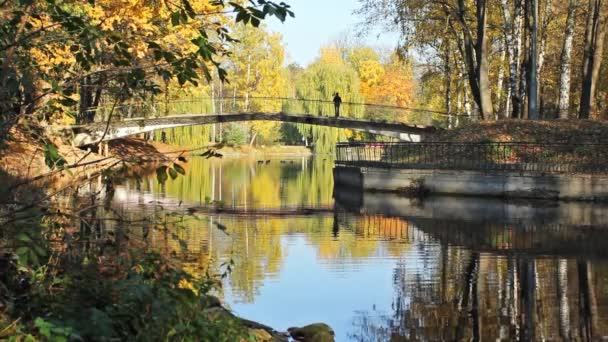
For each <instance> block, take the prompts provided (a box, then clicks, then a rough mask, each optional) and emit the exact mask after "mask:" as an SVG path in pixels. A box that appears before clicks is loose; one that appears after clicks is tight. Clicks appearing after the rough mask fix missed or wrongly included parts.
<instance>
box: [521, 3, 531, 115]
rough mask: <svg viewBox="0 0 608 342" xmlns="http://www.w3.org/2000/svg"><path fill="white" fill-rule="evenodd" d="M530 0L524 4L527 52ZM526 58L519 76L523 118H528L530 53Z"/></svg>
mask: <svg viewBox="0 0 608 342" xmlns="http://www.w3.org/2000/svg"><path fill="white" fill-rule="evenodd" d="M529 7H530V6H529V1H525V5H524V6H523V9H524V11H523V12H524V14H523V20H524V25H523V30H522V39H523V44H522V45H523V47H522V51H524V52H527V51H530V34H529V33H530V30H529V28H530V9H529ZM523 56H524V60H523V61H522V64H521V68H520V76H519V98H520V100H521V101H520V103H519V113H520V114H519V117H520V118H521V119H527V118H528V106H527V100H528V73H529V71H530V54H529V53H524V54H523Z"/></svg>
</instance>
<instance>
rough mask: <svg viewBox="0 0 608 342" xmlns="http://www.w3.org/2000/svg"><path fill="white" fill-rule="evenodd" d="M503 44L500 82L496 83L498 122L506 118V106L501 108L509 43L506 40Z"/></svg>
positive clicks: (499, 74) (499, 73) (499, 71)
mask: <svg viewBox="0 0 608 342" xmlns="http://www.w3.org/2000/svg"><path fill="white" fill-rule="evenodd" d="M503 43H504V44H503V49H502V53H501V54H500V65H499V67H498V80H497V81H496V109H495V111H496V120H498V119H500V118H502V117H505V116H506V115H505V112H503V110H504V109H505V107H506V106H501V102H502V92H503V89H502V88H503V87H502V83H503V81H504V78H505V58H506V56H507V43H506V40H505V39H504V38H503ZM507 100H508V99H507Z"/></svg>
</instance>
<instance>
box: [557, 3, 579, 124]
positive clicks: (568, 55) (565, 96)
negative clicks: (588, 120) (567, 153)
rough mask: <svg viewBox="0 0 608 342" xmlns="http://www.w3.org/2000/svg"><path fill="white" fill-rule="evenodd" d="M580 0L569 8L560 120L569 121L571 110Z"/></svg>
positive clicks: (562, 58)
mask: <svg viewBox="0 0 608 342" xmlns="http://www.w3.org/2000/svg"><path fill="white" fill-rule="evenodd" d="M577 7H578V0H570V5H569V6H568V18H567V19H566V32H565V34H564V45H563V47H562V54H561V56H560V73H559V99H558V108H559V118H560V119H567V118H568V114H569V110H570V64H571V61H572V42H573V39H574V27H575V26H574V19H575V16H576V8H577Z"/></svg>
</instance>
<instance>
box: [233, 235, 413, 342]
mask: <svg viewBox="0 0 608 342" xmlns="http://www.w3.org/2000/svg"><path fill="white" fill-rule="evenodd" d="M281 245H283V246H285V249H286V251H285V254H286V257H285V258H284V259H283V265H282V267H281V274H280V276H279V277H278V278H277V279H269V280H267V281H265V282H264V284H263V285H262V286H261V287H260V289H259V293H258V294H257V295H256V297H255V302H254V303H239V301H238V299H237V298H236V297H235V296H234V295H233V293H232V291H231V288H230V286H227V287H226V292H225V293H226V296H225V299H226V301H227V302H228V303H231V305H230V307H231V308H232V309H233V310H234V311H235V312H236V313H237V314H239V315H241V316H243V317H245V318H250V319H255V320H257V321H260V322H261V323H263V324H267V325H269V326H272V327H274V328H275V329H279V330H285V329H287V328H288V327H290V326H302V325H306V324H310V323H312V322H325V323H327V324H329V325H330V326H331V327H332V328H333V329H334V330H335V331H336V335H337V336H336V337H337V340H338V341H345V340H347V333H349V332H350V329H351V328H352V324H353V319H354V316H355V313H357V312H361V311H364V312H365V311H367V312H369V313H373V314H374V315H383V314H388V313H390V312H391V304H392V301H393V297H394V292H393V291H394V289H393V275H394V269H395V267H396V266H397V264H398V263H399V260H398V259H395V258H388V259H384V258H381V257H372V258H367V260H366V261H359V262H357V263H356V264H346V265H344V266H343V267H341V268H340V269H337V267H332V266H330V265H329V264H327V262H326V261H323V260H320V259H319V257H318V255H317V250H316V248H315V246H312V245H311V244H310V243H309V242H308V241H307V239H306V237H304V236H287V237H282V238H281ZM410 254H416V253H415V252H411V253H410ZM403 258H404V259H403V262H404V263H405V264H406V265H407V264H408V263H416V258H412V257H411V256H408V255H407V254H406V255H404V256H403Z"/></svg>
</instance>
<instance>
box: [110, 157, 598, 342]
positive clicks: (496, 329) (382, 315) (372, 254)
mask: <svg viewBox="0 0 608 342" xmlns="http://www.w3.org/2000/svg"><path fill="white" fill-rule="evenodd" d="M189 164H190V165H189V167H190V169H189V170H188V174H187V176H186V177H184V178H178V179H176V180H174V181H169V182H168V183H167V184H166V185H165V186H162V187H161V186H159V185H158V184H156V182H155V181H154V180H153V178H152V177H150V178H148V179H147V180H145V181H144V182H143V183H142V184H140V185H137V184H136V183H135V182H127V183H125V184H123V185H120V186H118V187H117V189H116V196H115V200H114V203H113V206H114V208H113V210H115V211H119V212H121V213H122V214H121V215H126V216H128V217H130V218H132V219H141V218H148V220H146V221H141V222H142V223H139V224H135V225H134V226H133V227H132V230H131V231H130V232H129V234H130V236H131V239H130V240H129V241H130V243H131V244H134V245H135V244H137V245H140V246H141V245H145V246H149V247H151V248H156V249H158V250H160V251H162V252H164V253H167V254H168V255H175V256H176V257H179V258H180V259H181V260H182V261H183V262H184V264H185V266H186V267H187V268H188V269H189V270H190V271H191V272H193V273H197V274H204V273H205V272H207V271H214V270H217V269H221V268H222V265H225V263H226V262H228V261H230V260H232V261H233V262H234V268H233V271H232V272H231V273H230V274H228V276H227V277H226V279H225V281H224V289H223V293H222V294H221V295H222V297H223V298H224V300H225V301H226V302H227V303H228V304H229V305H230V306H231V307H232V309H234V310H235V311H236V312H237V313H238V314H240V315H243V316H245V317H247V318H249V319H253V320H258V321H260V322H262V323H265V324H268V325H271V326H273V327H276V328H278V329H286V328H287V327H288V326H291V325H301V324H307V323H311V322H315V321H324V322H327V323H328V324H330V325H331V326H332V327H333V328H334V329H335V330H336V333H337V338H338V340H339V341H347V340H354V341H401V340H465V339H466V340H471V339H472V340H490V339H491V340H496V339H501V340H514V339H520V340H544V339H547V340H595V339H599V338H601V337H604V336H607V335H608V286H606V284H608V253H607V252H606V249H607V248H605V246H606V243H605V241H607V240H606V237H608V228H607V227H606V225H605V223H606V222H608V218H607V217H606V215H608V211H606V207H605V206H602V205H599V204H582V203H559V204H556V203H542V202H534V203H530V202H504V201H500V200H487V199H483V200H480V199H474V198H429V199H425V200H424V201H419V200H411V199H406V198H400V197H396V196H389V195H385V194H365V195H364V196H362V195H360V194H358V193H351V192H349V191H348V190H347V189H346V190H345V189H336V191H335V193H333V196H334V197H335V198H336V203H335V206H336V210H335V211H327V210H320V211H318V212H315V211H311V212H309V213H308V214H307V215H297V216H281V215H272V214H264V215H251V216H248V215H227V214H209V213H206V212H204V211H199V210H197V209H196V208H200V207H201V206H205V205H210V203H215V204H216V205H223V206H234V207H238V208H241V209H243V208H246V209H247V210H248V211H252V212H255V211H256V210H262V209H265V210H266V209H268V208H279V209H280V208H293V207H309V208H310V207H317V208H327V207H328V206H333V205H334V200H333V199H332V191H333V181H332V177H331V168H332V165H331V162H330V161H324V160H308V159H304V160H301V159H300V160H295V161H293V162H289V161H283V162H281V161H280V160H272V161H271V162H270V163H268V164H266V163H262V164H260V163H257V161H256V160H227V161H218V160H213V161H210V160H203V159H195V160H192V161H191V162H190V163H189ZM187 208H190V209H189V210H188V209H187ZM176 212H177V214H175V213H176ZM172 213H173V214H172ZM106 214H107V213H106ZM153 217H156V219H154V220H152V219H151V218H153ZM217 223H220V224H221V226H222V227H223V226H225V227H226V230H225V231H223V230H221V229H218V228H217V227H218V226H217ZM104 229H112V224H111V221H110V222H106V226H105V228H104Z"/></svg>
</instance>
